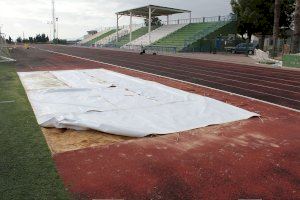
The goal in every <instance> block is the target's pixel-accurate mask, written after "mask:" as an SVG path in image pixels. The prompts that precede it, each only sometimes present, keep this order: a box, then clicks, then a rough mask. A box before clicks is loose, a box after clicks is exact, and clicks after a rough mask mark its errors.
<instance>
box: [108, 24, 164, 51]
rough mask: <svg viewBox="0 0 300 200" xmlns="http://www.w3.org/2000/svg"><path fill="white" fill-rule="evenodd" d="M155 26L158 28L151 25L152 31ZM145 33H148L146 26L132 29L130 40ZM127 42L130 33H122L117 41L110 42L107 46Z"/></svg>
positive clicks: (118, 45) (115, 45) (116, 45)
mask: <svg viewBox="0 0 300 200" xmlns="http://www.w3.org/2000/svg"><path fill="white" fill-rule="evenodd" d="M157 28H158V26H152V31H153V30H155V29H157ZM147 33H148V27H140V28H138V29H137V30H135V31H132V40H135V39H137V38H139V37H142V36H143V35H145V34H147ZM129 42H130V33H128V34H126V35H124V36H123V37H120V38H119V40H118V42H116V41H113V42H110V43H109V44H108V45H107V46H108V47H117V48H120V47H122V46H124V45H125V44H127V43H129Z"/></svg>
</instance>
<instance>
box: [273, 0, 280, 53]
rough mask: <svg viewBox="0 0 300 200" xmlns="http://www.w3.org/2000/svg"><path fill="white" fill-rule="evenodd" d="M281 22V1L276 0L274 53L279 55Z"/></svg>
mask: <svg viewBox="0 0 300 200" xmlns="http://www.w3.org/2000/svg"><path fill="white" fill-rule="evenodd" d="M279 20H280V0H275V6H274V26H273V52H274V55H276V53H277V41H278V36H279Z"/></svg>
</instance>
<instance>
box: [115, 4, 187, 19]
mask: <svg viewBox="0 0 300 200" xmlns="http://www.w3.org/2000/svg"><path fill="white" fill-rule="evenodd" d="M149 7H151V10H152V14H151V15H152V16H153V17H158V16H165V15H173V14H179V13H186V12H191V11H189V10H182V9H176V8H168V7H163V6H155V5H148V6H144V7H140V8H134V9H129V10H125V11H122V12H117V13H116V14H118V15H127V16H130V13H132V16H135V17H148V16H149Z"/></svg>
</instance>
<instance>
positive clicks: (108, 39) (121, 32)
mask: <svg viewBox="0 0 300 200" xmlns="http://www.w3.org/2000/svg"><path fill="white" fill-rule="evenodd" d="M139 28H140V26H138V25H133V26H132V31H135V30H137V29H139ZM129 32H130V27H129V26H126V27H124V28H122V29H119V31H118V34H117V32H116V30H115V32H114V33H112V34H110V35H109V36H107V37H105V38H103V39H101V40H99V41H97V42H96V43H95V44H96V45H98V46H104V47H105V46H107V45H108V44H110V43H113V42H115V41H116V40H117V35H119V38H122V37H124V36H126V35H128V34H129Z"/></svg>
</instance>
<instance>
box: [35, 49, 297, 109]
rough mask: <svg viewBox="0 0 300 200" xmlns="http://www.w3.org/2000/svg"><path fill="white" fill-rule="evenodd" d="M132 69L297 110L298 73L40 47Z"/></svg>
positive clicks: (171, 58)
mask: <svg viewBox="0 0 300 200" xmlns="http://www.w3.org/2000/svg"><path fill="white" fill-rule="evenodd" d="M38 47H39V48H41V49H47V50H52V51H56V52H60V53H66V54H71V55H74V56H79V57H83V58H88V59H92V60H96V61H101V62H105V63H110V64H114V65H119V66H122V67H127V68H131V69H135V70H140V71H144V72H149V73H152V74H157V75H163V76H167V77H171V78H175V79H179V80H183V81H187V82H191V83H196V84H200V85H204V86H208V87H212V88H216V89H220V90H224V91H228V92H232V93H236V94H240V95H244V96H248V97H252V98H255V99H259V100H263V101H267V102H270V103H274V104H278V105H282V106H286V107H290V108H293V109H297V110H300V71H295V70H283V69H273V68H266V67H257V66H248V65H241V64H232V63H224V62H216V61H207V60H199V59H190V58H181V57H171V56H161V55H158V56H153V55H142V56H141V55H139V54H137V53H132V52H123V51H113V50H104V49H90V48H79V47H70V46H69V47H67V46H65V47H64V46H53V45H40V46H38Z"/></svg>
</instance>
